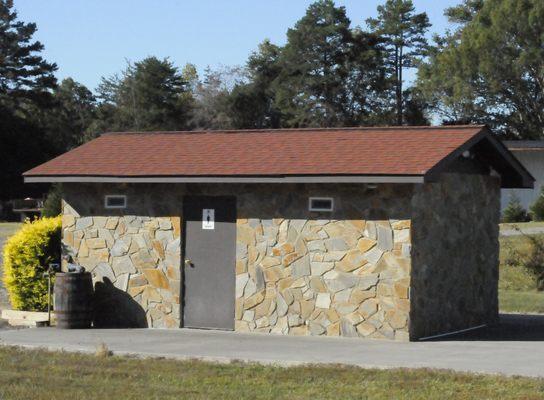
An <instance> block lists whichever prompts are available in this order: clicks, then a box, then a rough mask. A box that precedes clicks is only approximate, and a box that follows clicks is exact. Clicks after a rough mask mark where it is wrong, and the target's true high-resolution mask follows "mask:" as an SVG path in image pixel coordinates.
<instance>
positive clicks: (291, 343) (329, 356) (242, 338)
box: [0, 328, 544, 377]
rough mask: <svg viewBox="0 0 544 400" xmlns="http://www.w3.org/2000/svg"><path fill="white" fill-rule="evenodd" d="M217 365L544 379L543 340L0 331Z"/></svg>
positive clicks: (0, 335)
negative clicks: (413, 370)
mask: <svg viewBox="0 0 544 400" xmlns="http://www.w3.org/2000/svg"><path fill="white" fill-rule="evenodd" d="M101 343H104V344H105V345H106V346H107V347H108V348H109V349H110V350H111V351H113V352H114V354H130V355H136V356H143V357H147V356H149V357H168V358H176V359H195V358H196V359H202V360H206V361H214V362H230V361H232V360H242V361H248V362H258V363H263V364H275V365H282V366H290V365H299V364H306V363H317V364H331V363H333V364H347V365H355V366H360V367H366V368H398V367H405V368H418V367H426V368H446V369H452V370H456V371H467V372H480V373H493V374H497V373H498V374H506V375H524V376H534V377H544V342H543V341H536V340H533V341H526V342H522V341H497V340H475V339H474V338H471V339H468V340H457V341H455V340H453V341H434V342H417V343H395V342H389V341H376V340H364V339H356V338H327V337H294V336H274V335H265V334H241V333H234V332H221V331H205V330H191V329H179V330H156V329H155V330H152V329H131V330H127V329H104V330H100V329H91V330H57V329H55V328H35V329H19V330H2V331H0V344H1V345H17V346H24V347H30V348H46V349H51V350H61V349H62V350H65V351H78V352H94V351H95V350H96V348H97V346H98V345H99V344H101Z"/></svg>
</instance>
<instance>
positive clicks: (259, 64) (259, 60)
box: [229, 40, 281, 129]
mask: <svg viewBox="0 0 544 400" xmlns="http://www.w3.org/2000/svg"><path fill="white" fill-rule="evenodd" d="M280 54H281V48H280V47H278V46H276V45H274V44H272V43H271V42H270V41H269V40H265V41H264V42H263V43H261V44H260V45H259V48H258V50H257V51H256V52H253V53H252V54H251V55H250V57H249V59H248V62H247V66H246V69H247V73H248V76H249V82H244V83H240V84H238V85H236V86H235V87H234V89H233V91H232V93H231V95H230V107H229V108H230V114H231V119H232V124H233V127H234V128H237V129H249V128H278V127H279V126H280V124H281V112H280V111H279V110H278V109H277V107H276V105H275V97H276V86H275V85H276V79H277V78H278V76H279V73H280V71H281V67H280V64H279V57H280Z"/></svg>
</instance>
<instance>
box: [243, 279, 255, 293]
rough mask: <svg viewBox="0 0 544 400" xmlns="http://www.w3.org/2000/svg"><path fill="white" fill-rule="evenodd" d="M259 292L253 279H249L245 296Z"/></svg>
mask: <svg viewBox="0 0 544 400" xmlns="http://www.w3.org/2000/svg"><path fill="white" fill-rule="evenodd" d="M255 293H257V286H256V285H255V282H254V281H253V279H248V281H247V284H246V287H245V289H244V297H250V296H252V295H254V294H255Z"/></svg>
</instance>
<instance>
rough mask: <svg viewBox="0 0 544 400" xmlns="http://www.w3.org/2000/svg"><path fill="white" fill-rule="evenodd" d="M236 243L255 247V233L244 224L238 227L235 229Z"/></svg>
mask: <svg viewBox="0 0 544 400" xmlns="http://www.w3.org/2000/svg"><path fill="white" fill-rule="evenodd" d="M236 241H238V242H240V243H244V244H246V245H247V246H255V231H254V230H253V229H252V228H251V227H250V226H249V225H246V224H243V225H238V227H237V229H236Z"/></svg>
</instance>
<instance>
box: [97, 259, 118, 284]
mask: <svg viewBox="0 0 544 400" xmlns="http://www.w3.org/2000/svg"><path fill="white" fill-rule="evenodd" d="M92 275H93V278H94V279H95V280H102V281H104V278H106V279H108V280H109V281H110V282H112V283H113V282H114V281H115V274H114V273H113V270H112V269H111V266H110V265H109V264H108V263H103V262H102V263H99V264H98V265H97V266H96V267H94V269H93V270H92Z"/></svg>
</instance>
